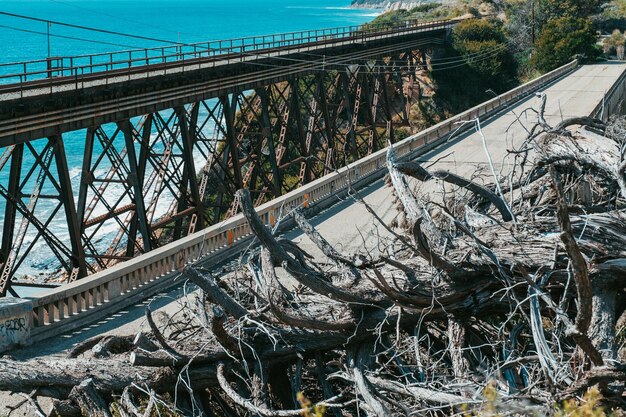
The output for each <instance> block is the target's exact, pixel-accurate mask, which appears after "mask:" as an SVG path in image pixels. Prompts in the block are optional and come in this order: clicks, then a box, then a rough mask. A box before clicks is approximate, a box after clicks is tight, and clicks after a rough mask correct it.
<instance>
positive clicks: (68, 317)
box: [0, 61, 577, 351]
mask: <svg viewBox="0 0 626 417" xmlns="http://www.w3.org/2000/svg"><path fill="white" fill-rule="evenodd" d="M576 67H577V62H576V61H573V62H571V63H569V64H567V65H565V66H563V67H561V68H558V69H556V70H554V71H552V72H550V73H548V74H545V75H543V76H541V77H539V78H537V79H535V80H533V81H530V82H528V83H526V84H524V85H521V86H519V87H517V88H515V89H513V90H511V91H508V92H507V93H505V94H502V95H500V96H498V97H495V98H493V99H491V100H489V101H487V102H485V103H482V104H480V105H478V106H476V107H473V108H471V109H469V110H467V111H465V112H463V113H461V114H458V115H456V116H454V117H452V118H450V119H447V120H445V121H443V122H441V123H439V124H437V125H435V126H432V127H430V128H428V129H426V130H424V131H422V132H420V133H418V134H416V135H413V136H411V137H409V138H406V139H404V140H402V141H400V142H398V143H396V144H394V147H395V148H396V151H397V154H398V156H399V157H409V156H414V155H416V154H419V153H423V152H426V151H428V150H430V149H432V148H433V147H435V146H437V145H438V144H440V143H441V142H442V141H444V140H445V136H446V135H448V134H449V133H450V132H459V131H462V130H466V129H469V128H470V127H471V126H473V125H470V124H466V125H463V126H462V125H460V124H458V122H460V121H466V120H471V119H474V118H477V117H481V118H485V117H489V116H490V115H492V114H494V113H496V112H499V111H501V110H503V109H504V108H506V107H507V106H509V105H511V104H512V103H514V102H515V101H517V100H519V99H521V98H524V97H526V96H527V95H528V94H530V93H533V92H535V91H537V90H538V89H539V88H541V87H544V86H546V85H547V84H549V83H551V82H553V81H554V80H556V79H558V78H559V77H561V76H563V75H564V74H567V73H569V72H571V71H573V70H574V69H575V68H576ZM386 152H387V150H386V149H382V150H380V151H378V152H376V153H373V154H372V155H369V156H367V157H365V158H363V159H360V160H359V161H357V162H355V163H352V164H350V165H349V166H347V167H344V168H341V169H339V170H338V171H336V172H334V173H331V174H329V175H326V176H324V177H323V178H320V179H318V180H316V181H313V182H311V183H309V184H307V185H305V186H303V187H300V188H299V189H297V190H294V191H292V192H290V193H288V194H285V195H284V196H281V197H279V198H276V199H274V200H272V201H270V202H268V203H266V204H264V205H262V206H260V207H258V208H257V212H258V213H259V216H260V217H261V218H262V219H263V220H264V221H265V223H266V224H268V225H274V223H275V222H276V220H277V219H279V218H280V217H281V214H282V213H286V212H288V211H290V210H292V209H293V208H296V207H303V208H305V209H308V210H317V209H321V208H324V207H327V206H330V205H332V204H334V203H335V202H336V201H337V200H336V197H337V195H338V194H341V193H343V192H346V191H347V190H348V185H352V186H353V187H359V186H362V185H364V184H366V183H369V182H371V181H373V180H374V179H376V178H378V177H380V176H382V175H384V173H385V172H386V167H385V165H386ZM251 238H252V232H251V230H250V228H249V226H248V224H247V222H246V220H245V219H244V218H243V216H242V215H241V214H239V215H237V216H234V217H232V218H230V219H227V220H225V221H223V222H221V223H219V224H216V225H214V226H211V227H209V228H206V229H204V230H202V231H199V232H197V233H194V234H193V235H190V236H187V237H185V238H183V239H180V240H177V241H175V242H172V243H170V244H168V245H165V246H163V247H161V248H158V249H155V250H153V251H151V252H149V253H146V254H144V255H141V256H138V257H137V258H135V259H133V260H130V261H126V262H123V263H120V264H118V265H116V266H114V267H112V268H109V269H107V270H105V271H101V272H98V273H96V274H94V275H91V276H89V277H87V278H84V279H82V280H80V281H76V282H73V283H71V284H67V285H63V286H62V287H59V288H55V289H53V290H50V291H48V292H46V293H44V294H42V295H41V296H38V297H34V298H32V299H29V300H26V301H24V302H23V305H22V307H24V308H26V307H28V306H30V309H28V315H29V316H30V318H29V319H28V320H26V321H25V325H26V326H28V329H27V334H26V335H25V336H24V337H22V338H20V339H19V340H17V339H15V340H13V339H10V338H9V337H8V336H7V337H5V336H3V335H2V334H0V351H2V350H3V349H6V348H7V347H10V346H11V345H15V344H25V343H34V342H36V341H40V340H43V339H46V338H49V337H53V336H56V335H59V334H61V333H64V332H67V331H71V330H73V329H75V328H78V327H82V326H84V325H85V324H87V323H90V322H93V321H95V320H100V319H102V318H104V317H107V316H109V315H110V314H112V313H114V312H116V311H119V310H121V309H123V308H126V307H127V306H129V305H132V304H134V303H136V302H138V301H140V300H142V299H145V298H147V297H149V296H151V295H153V294H156V293H158V292H160V291H162V290H164V289H166V288H169V287H171V286H173V285H176V284H177V281H176V278H177V277H179V276H180V271H181V270H182V268H183V267H184V266H185V265H189V264H192V263H195V262H201V263H205V264H207V263H208V264H211V263H216V262H218V261H221V260H224V259H225V258H228V257H232V256H233V255H235V254H237V253H238V252H239V251H240V249H241V248H243V247H245V245H246V244H247V243H249V242H250V241H251ZM25 306H26V307H25ZM4 310H6V314H5V313H4V312H3V311H4ZM30 310H32V311H30ZM25 311H26V310H25ZM3 314H4V316H6V317H13V316H11V314H13V313H10V312H9V307H7V306H3V305H2V304H0V318H1V317H4V316H3ZM16 317H17V316H16ZM20 317H21V316H20ZM0 321H1V319H0Z"/></svg>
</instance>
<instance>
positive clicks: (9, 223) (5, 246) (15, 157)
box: [0, 144, 24, 296]
mask: <svg viewBox="0 0 626 417" xmlns="http://www.w3.org/2000/svg"><path fill="white" fill-rule="evenodd" d="M23 159H24V144H18V145H15V146H14V147H13V150H12V152H11V167H10V171H9V188H8V189H7V190H6V191H7V194H8V195H10V196H13V197H15V198H19V192H20V179H21V175H22V162H23ZM5 204H6V205H5V206H4V223H3V225H2V245H1V246H0V296H5V295H6V293H7V290H9V291H12V290H11V287H10V285H8V284H9V282H8V281H9V280H10V279H11V276H10V275H9V274H10V271H5V270H6V269H11V267H12V265H10V264H9V263H10V262H9V256H10V253H11V249H12V246H13V235H14V230H15V220H16V218H17V204H15V203H14V202H13V201H12V200H11V199H6V203H5ZM13 295H16V294H13Z"/></svg>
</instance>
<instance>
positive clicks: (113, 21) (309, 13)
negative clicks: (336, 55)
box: [0, 0, 377, 276]
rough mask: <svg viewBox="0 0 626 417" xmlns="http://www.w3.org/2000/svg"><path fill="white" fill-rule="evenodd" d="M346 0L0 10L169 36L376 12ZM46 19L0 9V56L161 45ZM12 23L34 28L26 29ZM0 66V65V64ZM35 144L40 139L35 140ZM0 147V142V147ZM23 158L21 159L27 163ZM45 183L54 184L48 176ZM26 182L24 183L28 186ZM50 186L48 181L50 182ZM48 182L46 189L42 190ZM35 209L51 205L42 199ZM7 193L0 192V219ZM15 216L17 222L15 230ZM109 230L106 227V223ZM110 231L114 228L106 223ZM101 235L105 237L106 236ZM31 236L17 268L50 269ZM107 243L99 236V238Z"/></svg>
mask: <svg viewBox="0 0 626 417" xmlns="http://www.w3.org/2000/svg"><path fill="white" fill-rule="evenodd" d="M348 5H349V0H309V1H308V2H305V1H302V0H2V1H0V11H3V12H9V13H14V14H21V15H27V16H33V17H37V18H41V19H47V20H53V21H54V20H56V21H61V22H66V23H72V24H76V25H82V26H91V27H97V28H101V29H106V30H111V31H119V32H124V33H131V34H137V35H142V36H146V37H153V38H158V39H164V40H171V41H172V42H184V43H193V42H202V41H208V40H218V39H230V38H236V37H243V36H252V35H262V34H272V33H281V32H290V31H299V30H310V29H320V28H329V27H337V26H348V25H359V24H362V23H365V22H367V21H369V20H371V19H373V18H374V17H375V16H376V15H377V11H375V10H359V9H349V8H348ZM46 26H47V25H46V23H43V22H33V21H28V20H22V19H19V18H15V17H8V16H3V15H0V63H6V62H16V61H26V60H35V59H44V58H46V56H47V54H48V48H50V54H51V56H73V55H82V54H90V53H99V52H110V51H119V50H127V49H133V48H145V47H153V46H162V45H163V44H162V43H158V42H152V41H146V40H138V39H132V38H126V37H122V36H114V35H110V34H102V33H95V32H88V31H84V30H78V29H72V28H67V27H62V26H59V25H55V24H52V25H51V26H50V33H51V34H52V35H62V36H68V37H74V38H83V39H89V40H95V41H100V42H107V43H114V44H117V45H103V44H97V43H91V42H87V41H80V40H70V39H65V38H59V37H55V36H51V37H50V42H49V43H48V37H47V36H46V34H45V33H46V32H47V30H48V28H47V27H46ZM16 29H22V30H27V31H31V32H39V33H26V32H23V31H18V30H16ZM0 68H1V67H0ZM84 134H85V133H84V131H77V132H70V133H67V134H64V142H65V146H66V152H67V159H68V164H69V167H70V172H71V177H72V182H73V190H74V194H76V193H77V190H78V180H79V178H80V176H79V174H80V170H81V164H82V158H83V149H84V148H83V140H84ZM37 142H38V143H35V146H36V147H37V148H40V147H41V146H43V141H37ZM0 152H1V150H0ZM29 161H32V159H31V160H29V159H28V158H26V159H25V163H26V164H28V163H29ZM8 165H9V164H7V166H5V167H4V168H3V169H2V170H0V184H2V185H4V186H5V187H6V186H7V183H8V171H9V170H8ZM47 187H51V185H50V182H48V183H47ZM26 189H27V190H29V188H28V187H27V188H26ZM48 190H50V188H49V189H48ZM45 191H46V190H44V192H45ZM37 210H38V211H39V212H42V213H45V212H46V210H51V206H50V205H49V204H48V203H47V202H46V201H42V202H40V203H38V205H37ZM3 216H4V201H2V200H0V224H1V223H2V222H3ZM50 227H51V228H52V229H53V230H54V231H55V232H56V233H57V234H58V236H59V237H60V238H61V239H63V238H64V237H66V232H67V226H66V224H65V220H64V219H63V216H62V215H61V214H59V215H57V216H56V217H55V218H54V220H53V221H52V223H51V226H50ZM18 228H19V224H16V230H17V229H18ZM105 232H106V231H105ZM108 232H109V233H114V230H113V229H111V230H109V231H108ZM104 241H105V240H103V242H104ZM30 243H33V244H34V248H35V250H34V251H33V256H30V257H29V258H28V259H27V261H26V262H25V263H24V264H23V265H22V266H21V267H20V269H19V270H18V275H23V274H27V275H30V276H33V275H38V274H46V273H47V272H52V271H54V270H55V269H56V268H57V267H58V264H57V263H56V261H55V259H54V256H53V255H52V253H51V252H50V251H49V250H46V247H45V245H44V242H43V239H41V238H39V239H37V238H36V233H35V229H34V227H32V226H30V227H29V229H28V232H27V234H26V238H25V240H24V242H23V244H22V246H25V245H28V244H30ZM103 244H104V243H103Z"/></svg>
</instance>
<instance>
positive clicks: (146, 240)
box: [117, 120, 152, 252]
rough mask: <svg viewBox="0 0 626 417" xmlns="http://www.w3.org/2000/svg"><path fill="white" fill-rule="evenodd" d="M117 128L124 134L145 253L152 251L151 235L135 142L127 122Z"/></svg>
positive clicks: (134, 200) (130, 178) (124, 121)
mask: <svg viewBox="0 0 626 417" xmlns="http://www.w3.org/2000/svg"><path fill="white" fill-rule="evenodd" d="M117 125H118V127H119V128H120V130H121V131H122V133H123V134H124V141H125V143H126V152H127V156H128V170H129V171H130V173H129V175H128V180H129V182H130V185H131V186H132V188H133V202H134V203H135V213H136V214H137V220H138V222H139V231H140V233H141V237H142V240H143V249H144V251H145V252H148V251H150V250H152V233H151V232H150V225H149V224H148V218H147V215H146V206H145V204H144V199H143V189H142V186H141V180H140V179H139V168H138V166H137V154H136V152H135V141H134V139H133V131H132V126H131V124H130V121H129V120H122V121H120V122H117Z"/></svg>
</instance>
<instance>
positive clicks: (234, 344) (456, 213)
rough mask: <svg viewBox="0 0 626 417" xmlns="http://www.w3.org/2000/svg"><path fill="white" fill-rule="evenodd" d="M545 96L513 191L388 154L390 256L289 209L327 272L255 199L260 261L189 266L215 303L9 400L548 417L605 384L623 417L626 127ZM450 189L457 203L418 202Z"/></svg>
mask: <svg viewBox="0 0 626 417" xmlns="http://www.w3.org/2000/svg"><path fill="white" fill-rule="evenodd" d="M543 100H544V101H543V104H542V106H541V108H540V109H539V111H538V118H537V123H536V124H535V125H534V126H532V127H528V129H527V131H528V132H529V134H528V138H527V140H526V142H525V143H524V145H523V146H522V148H520V149H516V150H514V152H513V154H514V155H515V158H516V161H517V165H516V169H515V170H512V171H511V173H510V174H508V175H509V176H508V177H506V175H505V176H503V177H502V178H501V181H502V183H501V184H497V185H496V184H493V183H479V182H477V181H476V179H466V178H462V177H460V176H458V175H456V174H452V173H449V172H446V171H442V170H433V171H429V170H428V169H426V168H425V167H423V166H421V165H420V164H419V163H417V162H415V161H400V160H397V159H396V156H395V151H394V149H393V148H390V150H389V152H388V155H387V157H388V169H389V177H390V183H391V185H392V187H393V192H394V193H395V195H396V197H397V198H398V201H399V203H400V205H401V211H402V212H403V214H404V216H405V219H406V222H405V225H404V226H405V227H403V228H395V229H392V228H391V227H390V226H388V225H384V227H385V228H387V230H389V232H390V234H389V235H390V236H391V237H390V238H389V241H387V242H384V244H382V245H381V247H383V248H386V249H385V250H383V251H382V253H380V254H379V255H375V256H374V255H372V256H369V257H356V256H354V254H347V253H341V252H340V251H339V250H337V248H335V247H333V245H332V244H331V243H330V242H329V241H328V240H326V239H325V238H324V236H322V235H321V234H320V233H319V232H318V231H317V230H316V229H315V228H314V227H313V226H312V225H311V224H310V223H309V222H308V220H307V219H306V217H305V215H304V213H301V212H295V213H291V214H290V215H291V216H293V218H294V220H295V222H296V223H297V224H298V226H299V227H300V228H301V229H302V231H303V232H304V233H306V234H307V235H308V237H309V238H310V239H311V241H312V242H313V243H314V244H315V245H317V246H318V247H319V249H320V251H321V253H322V254H324V256H325V257H326V259H324V260H321V261H320V260H318V259H312V258H311V257H310V256H308V255H307V254H305V253H304V252H303V251H302V250H301V249H299V248H298V247H297V245H295V244H293V243H292V242H288V241H285V240H283V239H281V238H280V237H277V236H274V234H273V233H272V231H271V230H270V229H269V228H268V227H266V226H265V225H264V224H263V222H262V221H261V219H260V218H259V217H258V216H257V214H256V212H255V210H254V207H253V204H252V198H251V196H250V193H249V192H248V191H247V190H240V191H238V193H237V200H238V201H239V202H240V204H241V209H242V212H243V214H244V216H245V217H246V219H247V221H248V223H249V224H250V226H251V229H252V230H253V231H254V233H255V235H256V237H257V238H258V241H259V242H260V246H261V248H260V250H258V251H256V252H254V253H253V254H252V255H251V256H250V257H249V258H248V259H247V260H246V264H245V265H241V266H240V269H237V270H235V271H233V272H232V273H229V274H223V275H220V274H216V273H210V272H209V271H206V270H203V269H200V268H197V267H194V266H191V267H188V268H186V269H185V270H184V271H183V275H184V276H185V277H186V278H188V279H189V280H190V281H191V282H193V283H194V284H196V285H197V287H198V288H199V289H200V290H201V291H202V298H203V302H200V303H198V302H189V303H188V305H187V307H186V310H185V314H184V315H183V317H182V318H178V319H174V318H172V319H170V320H168V323H167V324H166V325H159V324H157V322H156V321H155V320H154V319H153V317H152V313H151V312H150V311H149V310H147V311H146V319H147V323H148V325H149V327H150V332H149V333H140V334H138V335H136V336H133V337H124V338H112V337H98V338H95V339H91V340H89V341H87V342H85V343H84V344H82V345H81V346H78V347H76V348H75V349H73V350H72V351H71V352H70V353H69V355H68V358H67V359H63V360H31V361H27V362H16V361H10V360H0V389H2V390H11V391H14V392H22V393H30V394H29V395H30V397H35V398H36V396H37V395H45V396H52V397H54V398H57V400H56V401H55V405H54V409H55V410H56V412H57V413H58V414H59V415H67V416H69V415H77V414H79V413H81V412H82V413H83V414H89V415H101V416H108V415H112V414H113V413H114V411H115V413H119V414H121V415H128V416H139V415H149V414H150V412H151V411H152V410H154V409H156V408H157V407H158V409H159V410H165V409H168V408H169V410H170V411H171V412H172V413H179V414H185V415H200V414H204V415H223V416H240V415H250V416H267V417H273V416H296V415H300V414H301V413H302V412H303V408H304V409H305V411H307V412H309V411H312V410H313V409H315V408H317V409H318V410H319V409H321V408H325V409H326V414H327V415H333V416H336V417H339V416H357V415H371V416H381V417H382V416H385V417H386V416H395V415H423V416H448V415H454V414H457V415H462V414H463V413H475V414H480V413H481V411H483V410H487V412H488V413H491V414H489V415H494V414H498V415H519V416H522V415H527V416H536V415H550V414H551V413H553V405H554V403H555V402H560V401H562V400H564V399H570V398H576V397H578V396H580V395H583V394H584V393H585V392H586V391H587V390H588V389H589V388H590V387H591V386H596V387H597V388H598V389H599V391H600V392H601V394H602V404H603V405H604V406H606V407H611V408H623V402H622V401H623V400H622V397H623V395H624V382H625V381H626V365H625V354H626V352H624V348H623V340H624V339H623V338H624V332H625V330H624V326H626V311H625V309H626V301H625V300H626V297H624V295H625V289H626V281H625V280H624V277H626V210H625V209H624V208H625V207H626V205H625V203H626V179H625V178H624V175H625V173H626V163H625V149H626V129H625V128H624V126H626V123H624V121H623V120H616V121H613V122H612V123H610V124H608V125H605V124H604V123H602V122H600V121H598V120H595V119H589V118H576V119H569V120H565V121H563V122H562V123H560V124H559V125H558V126H556V127H551V126H549V125H548V124H547V122H546V121H545V119H544V118H543V113H542V111H543V108H544V107H545V97H544V98H543ZM573 126H578V130H573V129H572V127H573ZM586 127H588V128H589V129H593V132H592V131H590V130H586ZM568 129H569V130H568ZM598 132H600V133H598ZM434 179H437V180H439V181H443V182H444V183H445V184H446V187H448V189H449V187H455V188H454V190H455V191H454V193H453V194H450V193H449V192H448V193H445V194H444V193H440V194H437V191H436V190H437V187H436V186H432V187H431V188H434V189H435V191H434V194H433V192H432V191H431V193H430V195H429V196H428V197H429V198H427V196H425V195H420V193H419V192H416V191H415V185H416V184H420V185H424V186H430V185H432V184H433V183H434V181H431V180H434ZM429 184H430V185H429ZM356 200H357V203H358V204H364V202H363V201H362V200H360V199H359V198H358V196H357V197H356ZM355 204H356V203H355ZM368 210H370V211H371V212H373V213H375V212H374V211H373V210H372V209H371V208H370V207H368ZM620 343H621V344H620ZM493 392H495V393H496V395H493ZM33 393H34V395H32V394H33ZM490 393H491V394H490ZM30 397H29V398H30ZM112 402H115V403H116V406H115V407H113V408H112V406H110V404H111V403H112ZM81 410H82V411H81Z"/></svg>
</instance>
